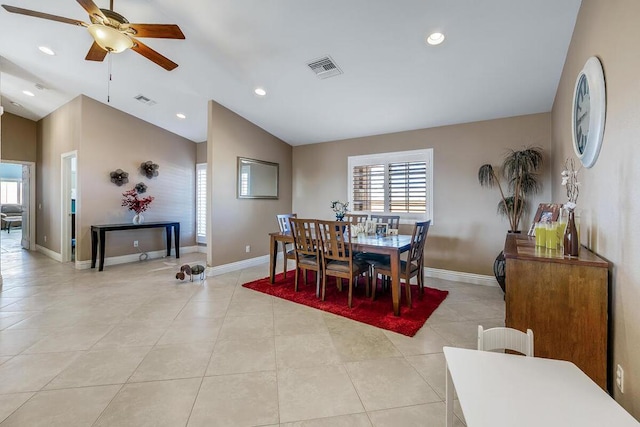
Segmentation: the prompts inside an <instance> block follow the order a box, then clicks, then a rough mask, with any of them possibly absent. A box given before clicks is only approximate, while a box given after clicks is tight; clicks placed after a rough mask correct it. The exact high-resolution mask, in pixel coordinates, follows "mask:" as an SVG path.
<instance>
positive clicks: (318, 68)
mask: <svg viewBox="0 0 640 427" xmlns="http://www.w3.org/2000/svg"><path fill="white" fill-rule="evenodd" d="M307 65H308V66H309V68H311V71H313V72H314V73H316V76H318V78H320V79H326V78H329V77H333V76H337V75H339V74H342V70H341V69H340V68H339V67H338V66H337V65H336V63H335V62H334V61H333V59H331V57H330V56H328V55H327V56H325V57H322V58H318V59H316V60H313V61H311V62H309V63H307Z"/></svg>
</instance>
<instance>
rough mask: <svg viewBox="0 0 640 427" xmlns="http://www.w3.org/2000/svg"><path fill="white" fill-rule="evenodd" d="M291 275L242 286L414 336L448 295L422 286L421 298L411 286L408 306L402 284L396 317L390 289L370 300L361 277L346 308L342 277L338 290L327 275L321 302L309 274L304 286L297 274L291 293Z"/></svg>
mask: <svg viewBox="0 0 640 427" xmlns="http://www.w3.org/2000/svg"><path fill="white" fill-rule="evenodd" d="M294 274H295V273H293V272H289V273H288V274H287V278H286V279H284V278H283V275H282V274H278V275H277V276H276V280H275V283H274V284H273V285H272V284H270V283H269V278H268V277H265V278H264V279H259V280H255V281H253V282H249V283H245V284H244V285H242V286H244V287H245V288H249V289H253V290H255V291H258V292H262V293H265V294H269V295H273V296H276V297H279V298H282V299H286V300H289V301H293V302H296V303H298V304H304V305H307V306H309V307H313V308H317V309H319V310H323V311H327V312H329V313H333V314H337V315H339V316H343V317H347V318H349V319H353V320H357V321H358V322H362V323H366V324H369V325H373V326H377V327H378V328H383V329H387V330H389V331H393V332H397V333H399V334H403V335H407V336H409V337H412V336H414V335H415V334H416V332H418V331H419V330H420V328H421V327H422V325H424V322H426V321H427V319H428V318H429V316H431V313H433V312H434V311H435V309H436V308H438V306H439V305H440V303H442V301H444V299H445V298H446V297H447V295H448V294H449V292H448V291H441V290H439V289H433V288H427V287H425V288H424V296H423V297H422V298H421V297H420V296H419V291H418V286H417V285H412V286H411V299H412V303H413V308H411V309H410V308H408V307H407V305H406V300H405V293H406V290H405V289H404V286H403V287H402V300H401V309H400V317H396V316H394V315H393V304H392V302H391V291H390V290H389V291H387V292H383V291H381V290H380V288H378V292H377V293H376V300H375V301H371V300H370V299H369V298H367V297H366V295H365V286H364V279H363V278H361V283H362V284H361V285H360V286H358V287H354V289H353V302H352V306H353V307H352V308H349V307H348V306H347V297H348V284H347V282H346V280H343V282H342V283H343V286H342V292H339V291H338V289H337V286H336V281H335V278H333V277H329V278H327V291H326V297H325V301H322V300H320V299H319V298H316V286H315V281H314V280H313V279H312V275H309V284H308V285H306V286H305V285H304V283H302V277H301V278H300V285H299V290H298V292H294V290H293V285H294Z"/></svg>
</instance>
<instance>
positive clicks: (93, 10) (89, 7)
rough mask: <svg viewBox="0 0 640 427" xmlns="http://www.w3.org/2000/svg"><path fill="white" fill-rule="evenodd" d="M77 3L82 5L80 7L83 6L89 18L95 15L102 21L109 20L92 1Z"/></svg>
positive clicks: (83, 0) (86, 0) (79, 0)
mask: <svg viewBox="0 0 640 427" xmlns="http://www.w3.org/2000/svg"><path fill="white" fill-rule="evenodd" d="M76 1H77V2H78V3H79V4H80V6H82V8H83V9H84V10H86V11H87V13H88V14H89V16H92V15H95V16H99V17H101V18H102V19H107V17H106V16H104V13H102V11H101V10H100V8H99V7H98V6H97V5H96V4H95V3H94V2H93V1H92V0H76Z"/></svg>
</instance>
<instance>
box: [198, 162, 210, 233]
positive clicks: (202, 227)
mask: <svg viewBox="0 0 640 427" xmlns="http://www.w3.org/2000/svg"><path fill="white" fill-rule="evenodd" d="M196 238H197V241H198V243H206V241H207V164H206V163H198V164H197V165H196Z"/></svg>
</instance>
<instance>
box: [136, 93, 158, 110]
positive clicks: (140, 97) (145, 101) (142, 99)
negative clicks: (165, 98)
mask: <svg viewBox="0 0 640 427" xmlns="http://www.w3.org/2000/svg"><path fill="white" fill-rule="evenodd" d="M133 99H135V100H136V101H140V102H142V103H143V104H145V105H148V106H149V107H151V106H152V105H156V104H157V102H156V101H154V100H153V99H149V98H147V97H146V96H144V95H138V96H134V97H133Z"/></svg>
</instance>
